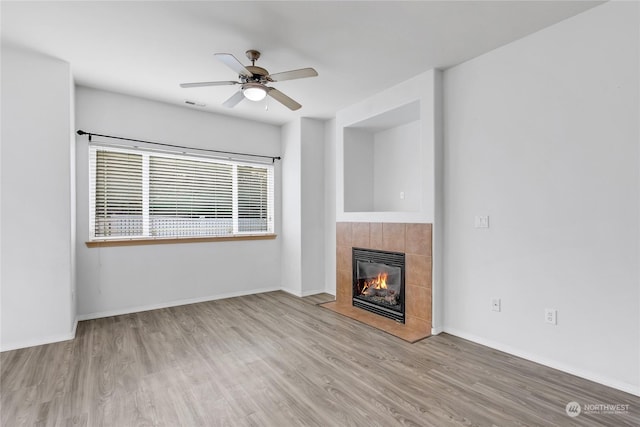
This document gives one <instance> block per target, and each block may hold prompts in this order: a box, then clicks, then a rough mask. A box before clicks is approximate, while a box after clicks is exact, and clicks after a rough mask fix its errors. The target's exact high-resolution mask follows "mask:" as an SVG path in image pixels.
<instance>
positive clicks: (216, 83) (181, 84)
mask: <svg viewBox="0 0 640 427" xmlns="http://www.w3.org/2000/svg"><path fill="white" fill-rule="evenodd" d="M238 84H240V82H234V81H231V80H229V81H226V82H199V83H180V87H184V88H188V87H204V86H227V85H238Z"/></svg>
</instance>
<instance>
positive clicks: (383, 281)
mask: <svg viewBox="0 0 640 427" xmlns="http://www.w3.org/2000/svg"><path fill="white" fill-rule="evenodd" d="M387 277H388V274H387V273H379V274H378V277H376V278H374V279H372V280H370V281H368V282H364V288H363V289H362V292H364V291H366V290H367V289H369V288H373V289H387Z"/></svg>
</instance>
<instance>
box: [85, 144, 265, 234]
mask: <svg viewBox="0 0 640 427" xmlns="http://www.w3.org/2000/svg"><path fill="white" fill-rule="evenodd" d="M90 181H91V183H90V184H91V213H90V214H91V218H90V224H91V230H92V234H91V238H92V239H105V238H115V239H117V238H136V237H140V238H144V237H147V238H167V237H197V236H202V237H205V236H227V235H233V234H243V233H244V234H261V233H263V234H266V233H273V232H274V230H273V218H274V215H273V208H274V207H273V192H274V189H273V166H272V165H263V164H261V165H257V164H256V165H253V164H247V163H243V162H234V161H221V160H217V159H208V158H200V157H194V156H188V155H180V154H167V153H154V152H149V151H139V152H136V150H134V149H121V148H112V147H102V146H97V145H92V146H91V149H90Z"/></svg>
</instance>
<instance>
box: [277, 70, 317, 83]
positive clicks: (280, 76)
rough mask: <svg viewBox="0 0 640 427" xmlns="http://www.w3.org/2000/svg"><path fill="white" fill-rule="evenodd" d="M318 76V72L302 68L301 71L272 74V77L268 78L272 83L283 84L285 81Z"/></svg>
mask: <svg viewBox="0 0 640 427" xmlns="http://www.w3.org/2000/svg"><path fill="white" fill-rule="evenodd" d="M317 75H318V72H317V71H316V70H314V69H313V68H301V69H299V70H291V71H284V72H282V73H275V74H271V75H270V76H267V79H268V80H270V81H272V82H282V81H284V80H293V79H304V78H306V77H315V76H317Z"/></svg>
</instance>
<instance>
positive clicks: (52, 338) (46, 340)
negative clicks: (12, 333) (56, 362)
mask: <svg viewBox="0 0 640 427" xmlns="http://www.w3.org/2000/svg"><path fill="white" fill-rule="evenodd" d="M77 324H78V322H77V321H76V322H74V326H73V330H72V331H71V332H69V333H67V334H57V335H49V336H47V337H40V338H33V339H29V340H24V341H17V342H11V343H8V344H5V345H3V346H2V348H0V352H3V351H11V350H18V349H21V348H27V347H35V346H38V345H44V344H53V343H56V342H62V341H69V340H72V339H74V338H75V337H76V325H77Z"/></svg>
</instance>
